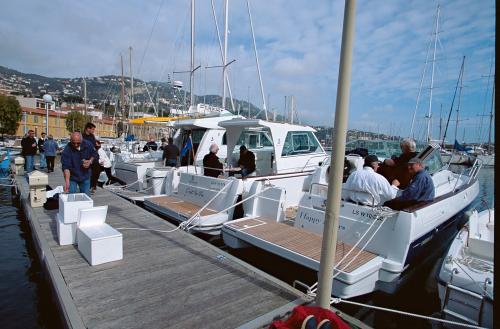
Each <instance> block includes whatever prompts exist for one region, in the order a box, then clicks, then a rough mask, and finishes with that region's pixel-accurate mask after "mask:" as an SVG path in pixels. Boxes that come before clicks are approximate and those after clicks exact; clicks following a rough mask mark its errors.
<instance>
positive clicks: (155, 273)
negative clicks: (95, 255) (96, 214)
mask: <svg viewBox="0 0 500 329" xmlns="http://www.w3.org/2000/svg"><path fill="white" fill-rule="evenodd" d="M56 172H57V170H56ZM59 173H60V171H59ZM17 181H18V187H19V190H20V191H21V195H22V205H23V208H24V211H25V213H26V217H27V219H28V221H29V222H30V226H31V228H32V235H33V238H34V240H35V244H36V245H37V249H38V252H39V255H40V258H41V263H42V266H43V267H44V269H45V270H46V271H47V272H48V274H49V278H50V281H51V283H52V286H53V288H54V293H55V297H56V299H57V301H58V303H59V306H60V310H61V315H62V318H63V322H64V324H65V325H66V326H67V327H69V328H202V327H203V328H235V327H246V328H257V327H262V326H266V325H268V324H269V323H270V322H271V320H272V319H273V318H274V317H276V316H279V315H282V314H284V313H286V312H289V311H290V310H291V309H292V308H293V306H295V305H297V304H302V303H304V302H306V299H305V296H303V295H302V294H301V293H300V292H299V291H297V290H295V289H293V288H292V287H290V286H288V285H287V284H285V283H283V282H281V281H279V280H277V279H275V278H273V277H271V276H269V275H267V274H266V273H264V272H262V271H260V270H258V269H256V268H254V267H252V266H250V265H248V264H246V263H244V262H242V261H241V260H239V259H237V258H235V257H233V256H231V255H229V254H227V253H225V252H223V251H222V250H220V249H218V248H216V247H214V246H212V245H210V244H209V243H207V242H205V241H203V240H201V239H199V238H197V237H195V236H192V235H190V234H188V233H186V232H184V231H179V230H178V231H175V232H173V233H158V232H154V231H138V230H121V231H122V233H123V260H121V261H116V262H111V263H107V264H102V265H98V266H90V265H89V264H88V263H87V261H86V260H85V259H84V258H83V256H82V255H81V254H80V253H79V251H78V248H77V246H73V245H72V246H59V244H58V243H57V233H56V226H55V218H56V213H57V210H50V211H49V210H45V209H44V208H31V206H30V205H29V198H27V196H28V185H27V182H26V179H25V178H23V177H17ZM49 183H50V185H51V186H52V187H55V186H57V185H62V183H63V181H62V175H60V174H58V173H54V174H50V175H49ZM93 199H94V205H96V206H99V205H108V206H109V210H108V216H107V219H106V222H107V223H109V224H110V225H112V226H113V227H115V228H142V229H145V228H150V229H157V230H170V229H172V228H174V227H175V226H173V225H172V224H170V223H168V222H166V221H165V220H163V219H161V218H159V217H156V216H155V215H153V214H151V213H149V212H147V211H145V210H143V209H142V208H140V207H138V206H136V205H134V204H132V203H130V202H127V201H126V200H124V199H122V198H120V197H118V196H116V195H114V194H113V193H110V192H109V191H106V190H103V189H100V188H99V189H98V191H97V193H96V194H95V195H94V196H93Z"/></svg>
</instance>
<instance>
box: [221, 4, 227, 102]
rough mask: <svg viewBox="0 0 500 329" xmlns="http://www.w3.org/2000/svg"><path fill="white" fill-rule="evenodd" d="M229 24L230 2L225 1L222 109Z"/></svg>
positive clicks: (224, 100) (225, 82)
mask: <svg viewBox="0 0 500 329" xmlns="http://www.w3.org/2000/svg"><path fill="white" fill-rule="evenodd" d="M228 24H229V0H225V1H224V55H223V56H222V80H223V81H222V85H223V87H222V108H223V109H225V108H226V86H227V80H226V65H227V31H228Z"/></svg>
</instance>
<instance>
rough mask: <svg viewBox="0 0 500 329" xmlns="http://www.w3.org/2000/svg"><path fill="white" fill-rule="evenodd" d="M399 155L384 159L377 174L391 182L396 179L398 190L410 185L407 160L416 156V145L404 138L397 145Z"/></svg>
mask: <svg viewBox="0 0 500 329" xmlns="http://www.w3.org/2000/svg"><path fill="white" fill-rule="evenodd" d="M399 146H400V147H401V152H402V153H401V155H400V156H399V157H393V158H392V159H385V160H384V162H383V163H382V165H381V166H380V168H379V171H378V173H379V174H381V175H382V176H384V177H385V178H387V181H389V182H392V181H393V180H394V179H397V180H398V181H399V183H400V188H406V187H407V186H408V184H409V183H410V179H411V175H410V173H409V171H408V166H407V165H408V160H410V159H411V158H414V157H416V156H417V152H416V149H417V144H416V143H415V141H414V140H413V139H411V138H405V139H403V140H402V141H401V143H400V144H399Z"/></svg>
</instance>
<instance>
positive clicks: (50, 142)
mask: <svg viewBox="0 0 500 329" xmlns="http://www.w3.org/2000/svg"><path fill="white" fill-rule="evenodd" d="M43 147H44V148H45V158H46V159H47V172H48V173H50V172H54V162H55V159H56V154H57V143H56V141H55V140H54V137H52V135H49V138H48V139H47V141H45V144H43Z"/></svg>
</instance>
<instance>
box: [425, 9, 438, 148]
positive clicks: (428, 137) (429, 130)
mask: <svg viewBox="0 0 500 329" xmlns="http://www.w3.org/2000/svg"><path fill="white" fill-rule="evenodd" d="M438 31H439V5H438V6H437V12H436V30H435V32H434V52H433V54H432V74H431V89H430V94H429V112H428V114H427V141H430V140H431V114H432V91H433V89H434V69H435V67H436V48H437V36H438Z"/></svg>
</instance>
